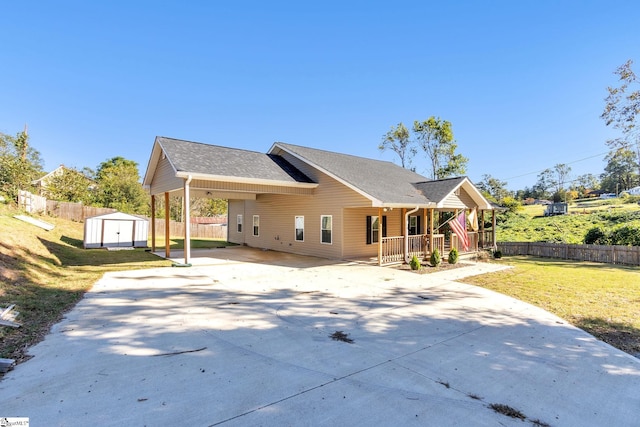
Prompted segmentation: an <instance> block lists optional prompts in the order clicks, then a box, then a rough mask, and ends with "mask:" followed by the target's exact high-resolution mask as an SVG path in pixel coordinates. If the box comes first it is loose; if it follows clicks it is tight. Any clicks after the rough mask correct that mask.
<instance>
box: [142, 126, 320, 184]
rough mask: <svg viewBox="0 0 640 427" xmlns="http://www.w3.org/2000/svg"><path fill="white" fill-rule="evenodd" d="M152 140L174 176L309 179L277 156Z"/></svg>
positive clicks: (306, 180)
mask: <svg viewBox="0 0 640 427" xmlns="http://www.w3.org/2000/svg"><path fill="white" fill-rule="evenodd" d="M156 143H157V144H158V145H159V146H160V147H161V148H162V151H163V152H164V153H165V154H166V156H167V158H168V159H169V162H170V163H171V165H172V166H173V168H174V169H175V171H176V173H177V174H178V175H181V173H183V174H184V173H186V174H196V175H210V176H227V177H242V178H249V179H256V180H267V181H278V182H284V183H286V182H291V183H311V182H312V181H311V180H310V179H309V178H308V177H307V176H306V175H304V174H303V173H302V172H300V171H299V170H298V169H296V168H295V167H293V166H292V165H291V164H289V163H288V162H286V161H285V160H284V159H282V158H281V157H278V156H272V155H268V154H264V153H258V152H256V151H248V150H240V149H236V148H229V147H222V146H219V145H209V144H203V143H200V142H191V141H183V140H180V139H174V138H167V137H157V138H156ZM148 172H149V171H147V173H148ZM146 178H147V177H146V176H145V180H146Z"/></svg>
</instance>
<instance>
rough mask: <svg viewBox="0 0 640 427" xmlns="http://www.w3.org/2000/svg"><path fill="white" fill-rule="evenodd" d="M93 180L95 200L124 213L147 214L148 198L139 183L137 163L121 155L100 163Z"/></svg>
mask: <svg viewBox="0 0 640 427" xmlns="http://www.w3.org/2000/svg"><path fill="white" fill-rule="evenodd" d="M95 180H96V182H97V183H98V191H97V194H96V201H97V202H98V203H99V204H100V205H102V206H104V207H107V208H114V209H118V210H119V211H122V212H126V213H137V214H148V212H149V200H148V197H147V194H146V192H145V191H144V189H143V188H142V184H140V175H139V173H138V164H137V163H136V162H134V161H133V160H127V159H125V158H123V157H119V156H118V157H114V158H112V159H109V160H107V161H105V162H102V163H100V166H98V169H97V171H96V176H95Z"/></svg>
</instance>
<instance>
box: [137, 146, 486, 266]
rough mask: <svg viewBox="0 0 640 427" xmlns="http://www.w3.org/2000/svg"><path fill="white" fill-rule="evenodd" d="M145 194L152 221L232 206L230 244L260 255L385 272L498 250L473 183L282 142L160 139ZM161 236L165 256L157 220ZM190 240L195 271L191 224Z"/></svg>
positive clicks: (187, 254) (187, 247) (145, 182)
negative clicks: (367, 263) (240, 145)
mask: <svg viewBox="0 0 640 427" xmlns="http://www.w3.org/2000/svg"><path fill="white" fill-rule="evenodd" d="M143 185H144V186H145V188H146V189H147V190H148V191H149V192H150V194H151V198H152V203H151V206H152V211H153V212H152V218H155V198H156V197H157V196H164V198H165V202H166V203H168V200H169V195H170V194H171V195H178V196H182V197H183V198H184V200H190V198H197V197H211V198H221V199H226V200H228V232H227V233H228V241H229V242H233V243H238V244H244V245H248V246H252V247H257V248H264V249H271V250H277V251H283V252H291V253H297V254H303V255H312V256H318V257H325V258H332V259H363V258H364V259H374V260H376V261H377V263H378V264H379V265H385V264H390V263H398V262H406V261H407V260H408V259H410V258H411V257H412V256H413V255H416V256H419V257H424V258H426V257H429V256H430V255H431V253H432V251H433V250H434V249H436V248H438V250H439V252H440V254H442V255H444V254H446V252H447V251H448V250H449V249H450V248H452V247H456V248H457V249H458V250H459V251H461V252H471V251H477V250H479V249H481V248H492V247H494V246H495V206H494V205H492V204H491V203H490V202H489V201H487V200H486V199H485V198H484V197H483V196H482V194H481V193H480V191H479V190H478V189H477V188H476V187H475V186H474V185H473V183H472V182H471V181H470V180H469V178H467V177H457V178H450V179H442V180H430V179H428V178H426V177H424V176H422V175H419V174H417V173H415V172H413V171H411V170H408V169H404V168H402V167H400V166H398V165H396V164H394V163H392V162H387V161H380V160H373V159H367V158H363V157H357V156H352V155H346V154H340V153H335V152H331V151H325V150H319V149H315V148H309V147H303V146H298V145H292V144H286V143H282V142H276V143H274V144H273V145H272V147H271V148H270V149H269V151H268V152H267V153H266V154H265V153H259V152H255V151H247V150H241V149H236V148H230V147H222V146H217V145H209V144H203V143H198V142H190V141H183V140H179V139H173V138H166V137H156V139H155V142H154V144H153V149H152V151H151V156H150V159H149V163H148V166H147V170H146V173H145V176H144V180H143ZM188 205H189V204H188V203H185V205H184V210H185V215H186V218H190V214H189V206H188ZM486 212H489V213H491V222H488V221H485V213H486ZM165 223H167V224H168V223H169V221H165ZM454 225H455V227H454ZM487 225H488V226H487ZM151 234H152V247H153V250H155V221H152V222H151ZM184 237H185V263H188V262H189V257H190V243H189V241H190V238H189V221H188V220H187V221H186V222H185V236H184ZM165 252H166V254H167V256H169V253H170V251H169V246H168V239H167V245H166V247H165Z"/></svg>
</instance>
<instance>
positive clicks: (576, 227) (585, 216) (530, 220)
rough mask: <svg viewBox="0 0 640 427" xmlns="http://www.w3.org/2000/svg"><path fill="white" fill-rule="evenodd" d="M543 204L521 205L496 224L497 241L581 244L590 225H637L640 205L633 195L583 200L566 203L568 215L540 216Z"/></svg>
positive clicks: (610, 227)
mask: <svg viewBox="0 0 640 427" xmlns="http://www.w3.org/2000/svg"><path fill="white" fill-rule="evenodd" d="M543 212H544V206H524V207H523V209H522V210H521V211H520V212H518V213H517V214H510V215H508V216H507V218H508V219H507V220H506V221H504V222H501V223H500V224H498V226H497V230H496V238H497V240H498V242H554V243H572V244H582V243H583V242H584V236H585V234H586V232H587V231H588V230H589V229H590V228H593V227H596V226H600V227H602V228H604V229H614V228H615V227H617V226H620V225H631V226H636V227H640V206H639V205H638V204H637V203H636V202H635V198H628V199H611V200H587V201H582V202H577V203H572V204H570V205H569V214H568V215H558V216H551V217H545V216H543Z"/></svg>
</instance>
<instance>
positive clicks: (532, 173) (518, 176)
mask: <svg viewBox="0 0 640 427" xmlns="http://www.w3.org/2000/svg"><path fill="white" fill-rule="evenodd" d="M631 145H632V143H628V144H625V145H623V146H621V147H620V149H623V148H629V147H630V146H631ZM610 152H611V150H609V151H605V152H604V153H599V154H594V155H593V156H589V157H585V158H583V159H579V160H573V161H571V162H568V163H565V164H566V165H572V164H574V163H579V162H584V161H585V160H589V159H594V158H596V157H600V156H604V155H606V154H609V153H610ZM547 169H548V168H545V169H540V170H537V171H535V172H527V173H525V174H522V175H517V176H512V177H511V178H505V180H507V181H508V180H510V179H516V178H522V177H525V176H529V175H534V174H539V173H541V172H544V171H545V170H547Z"/></svg>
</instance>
